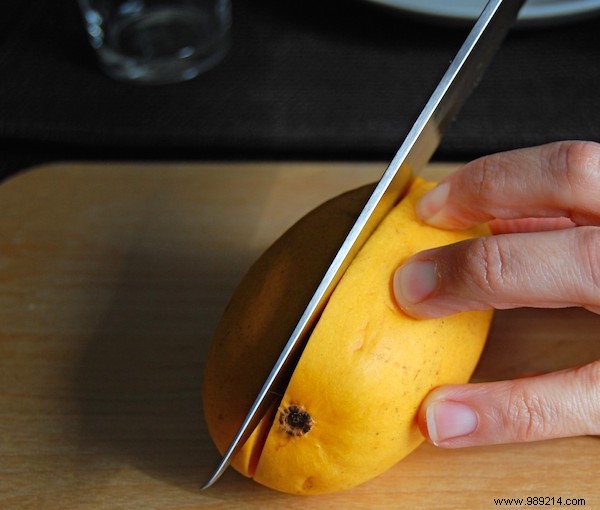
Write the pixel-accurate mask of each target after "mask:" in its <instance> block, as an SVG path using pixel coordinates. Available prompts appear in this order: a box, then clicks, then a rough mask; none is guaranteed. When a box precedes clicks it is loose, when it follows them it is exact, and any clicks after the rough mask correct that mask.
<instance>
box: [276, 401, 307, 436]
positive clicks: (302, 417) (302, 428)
mask: <svg viewBox="0 0 600 510" xmlns="http://www.w3.org/2000/svg"><path fill="white" fill-rule="evenodd" d="M279 425H280V427H281V429H282V430H283V431H284V432H285V433H286V434H288V435H290V436H303V435H304V434H307V433H308V432H309V431H310V429H311V428H312V426H313V425H314V422H313V419H312V418H311V417H310V414H308V413H307V412H306V410H305V409H304V408H303V407H301V406H297V405H291V406H288V407H286V408H285V409H283V410H282V411H281V412H280V413H279Z"/></svg>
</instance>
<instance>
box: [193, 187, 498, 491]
mask: <svg viewBox="0 0 600 510" xmlns="http://www.w3.org/2000/svg"><path fill="white" fill-rule="evenodd" d="M430 186H431V185H430V184H425V183H423V182H421V181H418V182H417V183H416V184H415V185H414V186H413V188H412V189H411V191H410V193H409V195H408V196H407V197H406V198H405V199H404V200H402V202H401V203H400V204H399V205H398V206H396V208H395V209H394V210H393V211H391V212H390V213H389V214H388V215H387V216H386V218H385V219H384V221H383V222H382V223H381V225H380V226H379V227H378V229H377V230H376V232H375V233H374V234H373V235H372V236H371V237H370V238H369V240H368V241H367V243H366V244H365V246H364V247H363V249H362V250H361V251H360V253H359V254H358V255H357V257H356V258H355V260H354V261H353V262H352V264H351V266H350V268H349V269H348V270H347V272H346V274H345V275H344V277H343V278H342V280H341V282H340V283H339V284H338V287H337V288H336V290H335V291H334V293H333V295H332V297H331V299H330V301H329V303H328V304H327V306H326V308H325V311H324V312H323V315H322V317H321V319H320V320H319V322H318V324H317V326H316V328H315V330H314V332H313V334H312V336H311V338H310V340H309V342H308V345H307V347H306V349H305V351H304V352H303V354H302V357H301V359H300V362H299V364H298V366H297V367H296V370H295V371H294V373H293V376H292V379H291V381H290V383H289V385H288V387H287V389H286V391H285V395H284V396H283V399H282V401H281V405H280V408H279V409H280V411H283V410H285V409H286V408H289V406H292V405H295V406H301V407H302V408H303V409H304V410H305V411H306V412H308V413H309V414H310V416H311V418H312V420H313V422H314V423H313V425H312V428H311V429H310V431H309V432H307V433H305V434H304V435H299V436H291V435H289V434H287V433H286V432H285V431H284V430H283V429H282V427H281V425H280V423H279V419H278V418H279V412H278V413H277V414H276V415H275V416H268V417H266V418H265V420H263V422H262V423H261V425H260V427H259V429H257V430H256V431H255V433H254V434H253V436H252V437H251V438H250V439H249V440H248V441H247V443H246V445H245V446H244V448H243V449H242V451H241V453H240V454H239V455H238V456H237V457H236V459H234V462H233V466H234V467H235V469H237V470H238V471H240V472H241V473H243V474H244V475H246V476H253V477H254V479H255V480H256V481H258V482H260V483H262V484H264V485H266V486H268V487H271V488H273V489H276V490H280V491H283V492H289V493H294V494H318V493H325V492H333V491H338V490H342V489H346V488H350V487H352V486H355V485H357V484H360V483H362V482H364V481H366V480H368V479H370V478H373V477H375V476H377V475H378V474H380V473H382V472H383V471H385V470H387V469H388V468H389V467H391V466H392V465H394V464H395V463H396V462H398V461H399V460H400V459H402V458H403V457H404V456H406V455H407V454H408V453H409V452H410V451H412V450H413V449H414V448H415V447H416V446H418V445H419V444H420V443H421V442H422V441H423V437H422V436H421V434H420V432H419V431H418V428H417V426H416V420H415V418H416V412H417V409H418V406H419V404H420V403H421V401H422V400H423V398H424V397H425V396H426V394H427V393H428V392H429V391H430V390H431V389H432V388H433V387H435V386H438V385H441V384H447V383H463V382H466V381H468V379H469V377H470V376H471V374H472V371H473V370H474V368H475V365H476V364H477V361H478V359H479V356H480V354H481V351H482V349H483V346H484V343H485V338H486V336H487V332H488V329H489V325H490V322H491V316H492V313H491V312H487V311H486V312H469V313H464V314H459V315H455V316H452V317H447V318H443V319H435V320H426V321H418V320H414V319H411V318H409V317H408V316H406V315H405V314H403V313H402V312H401V311H400V310H399V309H398V307H397V306H396V304H395V302H394V301H393V297H392V294H391V277H392V274H393V271H394V269H395V268H396V267H398V266H399V265H400V264H401V263H402V262H403V261H404V260H405V259H406V258H407V257H409V256H410V255H412V254H413V253H415V252H417V251H420V250H423V249H426V248H430V247H433V246H440V245H443V244H448V243H452V242H456V241H459V240H462V239H466V238H469V237H473V236H475V235H482V234H484V233H485V232H484V231H483V230H481V229H480V230H470V231H461V232H456V231H453V232H450V231H442V230H438V229H434V228H432V227H429V226H426V225H424V224H422V223H421V222H419V221H418V220H417V219H416V216H415V213H414V206H415V202H416V200H417V199H418V198H419V197H420V196H421V195H422V194H423V193H424V192H425V191H426V190H427V189H429V187H430ZM369 192H370V190H369V189H366V188H361V189H360V190H356V191H355V192H351V193H348V194H345V195H342V196H341V197H338V198H336V199H334V200H332V201H330V202H328V203H326V204H324V205H323V206H321V207H320V208H318V209H316V210H315V211H313V212H312V213H310V214H309V215H308V216H306V217H305V218H303V219H302V220H300V221H299V222H298V223H297V224H296V225H295V226H294V227H292V228H291V229H290V230H289V231H288V232H286V234H284V236H283V237H282V238H280V239H279V240H278V241H277V242H276V243H274V245H273V246H272V247H271V248H269V250H267V252H265V254H264V255H263V256H262V257H261V258H260V259H259V260H258V261H257V262H256V263H255V264H254V266H253V267H252V268H251V269H250V271H249V273H248V274H247V275H246V277H245V278H244V279H243V280H242V282H241V284H240V286H239V287H238V289H237V290H236V292H235V293H234V295H233V297H232V300H231V302H230V304H229V306H228V308H227V310H226V311H225V313H224V316H223V318H222V320H221V322H220V324H219V327H218V328H217V332H216V333H215V337H214V338H213V342H212V343H211V347H210V350H209V354H208V358H207V363H206V366H205V378H204V386H203V400H204V412H205V418H206V421H207V423H208V427H209V433H210V435H211V437H212V438H213V440H214V441H215V444H216V445H217V447H218V449H219V450H220V451H221V453H222V452H223V451H224V449H225V448H226V447H227V446H228V444H229V442H230V441H231V438H232V437H233V434H234V433H235V431H236V430H237V427H238V426H239V423H240V422H241V420H242V418H243V417H244V416H245V414H246V412H247V410H248V408H249V406H250V404H251V403H252V401H253V399H254V397H255V396H256V394H257V392H258V389H259V388H260V386H261V385H262V382H264V379H265V378H266V375H267V373H268V370H269V369H270V367H271V366H272V364H273V362H274V360H275V358H276V356H277V354H278V353H279V352H280V351H281V348H282V347H283V345H284V344H285V342H286V341H287V339H288V337H289V333H291V330H292V329H293V327H294V326H295V321H296V320H297V319H298V317H299V316H300V313H301V311H302V310H303V307H304V306H305V305H306V303H307V302H308V299H309V298H310V295H311V294H312V291H313V290H314V287H315V286H316V284H317V283H318V281H319V279H320V278H321V276H322V274H323V273H324V270H325V269H326V265H327V263H328V262H329V260H330V256H332V255H333V254H334V253H335V249H336V248H337V247H338V246H339V245H340V244H341V240H342V239H343V236H344V235H345V233H346V231H347V228H349V226H350V225H351V224H352V223H353V221H354V218H355V217H356V215H357V214H358V212H359V211H360V209H361V207H362V204H363V203H364V201H365V200H366V197H367V196H368V193H369ZM340 225H342V228H340ZM269 429H270V430H269Z"/></svg>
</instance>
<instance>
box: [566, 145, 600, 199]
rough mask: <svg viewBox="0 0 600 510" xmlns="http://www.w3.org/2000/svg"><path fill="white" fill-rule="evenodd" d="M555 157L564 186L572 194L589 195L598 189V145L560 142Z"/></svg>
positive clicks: (599, 162) (599, 163)
mask: <svg viewBox="0 0 600 510" xmlns="http://www.w3.org/2000/svg"><path fill="white" fill-rule="evenodd" d="M557 155H558V158H559V164H558V165H557V166H556V168H562V169H563V171H564V174H563V175H564V178H565V180H566V185H567V187H568V189H569V191H570V192H571V193H572V194H575V195H580V194H581V193H582V192H583V193H586V194H587V193H589V192H590V190H596V191H597V190H598V189H599V188H600V172H599V171H598V169H599V168H600V144H599V143H596V142H587V141H569V142H561V143H560V144H559V146H558V151H557Z"/></svg>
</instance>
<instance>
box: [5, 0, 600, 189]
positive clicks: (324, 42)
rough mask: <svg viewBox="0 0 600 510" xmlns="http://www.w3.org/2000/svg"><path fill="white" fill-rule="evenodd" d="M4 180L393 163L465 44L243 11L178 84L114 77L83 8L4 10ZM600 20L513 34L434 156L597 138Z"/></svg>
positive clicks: (391, 22) (405, 28)
mask: <svg viewBox="0 0 600 510" xmlns="http://www.w3.org/2000/svg"><path fill="white" fill-rule="evenodd" d="M2 3H3V5H2V15H1V17H0V177H2V176H6V175H8V174H10V173H13V172H16V171H18V170H20V169H22V168H25V167H27V166H30V165H32V164H36V163H42V162H47V161H56V160H64V159H102V160H114V159H120V160H123V159H135V160H145V161H147V160H157V159H169V160H173V159H175V160H208V159H210V160H214V159H221V160H235V159H238V158H246V159H263V160H264V159H281V158H289V159H305V160H306V159H340V160H346V159H389V158H390V157H391V156H393V154H394V152H395V150H396V148H397V146H398V145H399V143H400V142H401V140H402V138H403V136H404V135H405V134H406V132H407V130H408V129H409V127H410V125H411V124H412V122H413V121H414V119H415V118H416V116H417V115H418V113H419V111H420V110H421V108H422V107H423V105H424V104H425V102H426V100H427V98H428V96H429V94H430V93H431V92H432V91H433V89H434V88H435V86H436V84H437V82H438V80H439V78H440V77H441V76H442V74H443V73H444V71H445V70H446V68H447V66H448V63H449V61H450V59H451V58H452V57H453V56H454V54H455V53H456V51H457V49H458V48H459V46H460V44H461V43H462V41H463V40H464V38H465V36H466V34H467V32H468V28H467V27H451V26H444V25H443V24H442V25H438V24H430V23H427V22H424V21H423V20H416V19H412V18H409V17H406V16H403V15H401V14H400V13H398V12H397V11H394V10H391V9H386V8H382V7H378V6H376V5H375V4H372V3H369V2H362V1H359V0H355V1H351V0H349V1H346V2H341V1H339V0H303V1H302V2H280V1H276V0H233V2H232V3H233V33H232V48H231V51H230V52H229V54H228V56H227V57H226V59H225V60H224V61H223V62H221V63H220V64H219V65H218V66H217V67H215V68H214V69H212V70H210V71H208V72H207V73H205V74H202V75H201V76H199V77H198V78H196V79H194V80H192V81H189V82H185V83H179V84H174V85H163V86H140V85H133V84H129V83H121V82H117V81H114V80H111V79H110V78H108V77H106V76H104V75H103V73H102V72H101V71H100V69H99V67H98V66H97V63H96V61H95V55H94V54H93V52H92V49H91V48H90V47H89V45H88V43H87V39H86V36H85V33H84V28H83V22H82V19H81V15H80V13H79V10H78V7H77V4H76V2H75V1H74V0H68V1H66V2H50V1H42V0H3V2H2ZM599 34H600V18H598V17H594V18H589V19H587V20H585V21H582V22H579V23H575V24H568V25H562V26H553V27H546V28H541V29H532V30H517V31H513V32H512V33H511V34H510V35H509V37H508V39H507V41H506V43H505V45H504V46H503V47H502V49H501V51H500V53H499V54H498V55H497V56H496V58H495V60H494V62H493V64H492V66H491V67H490V69H489V71H488V73H487V74H486V76H485V78H484V80H483V81H482V83H481V85H480V86H479V88H478V89H477V90H476V91H475V93H474V94H473V95H472V97H471V99H470V100H469V101H468V103H467V104H466V105H465V107H464V109H463V111H462V112H461V114H460V116H459V118H458V120H457V121H456V122H455V124H453V126H452V127H451V129H450V130H449V132H448V134H447V136H446V137H445V138H444V140H443V142H442V145H441V147H440V149H439V150H438V152H437V153H436V158H437V159H450V160H458V159H470V158H472V157H476V156H478V155H481V154H485V153H490V152H495V151H498V150H504V149H509V148H514V147H520V146H525V145H532V144H539V143H544V142H547V141H552V140H558V139H594V140H600V98H599V94H600V44H599V43H600V36H599Z"/></svg>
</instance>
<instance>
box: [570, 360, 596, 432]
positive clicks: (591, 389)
mask: <svg viewBox="0 0 600 510" xmlns="http://www.w3.org/2000/svg"><path fill="white" fill-rule="evenodd" d="M573 373H574V377H575V379H576V380H577V381H578V383H579V385H580V389H579V391H578V394H580V395H584V396H585V397H584V401H583V402H582V403H581V406H582V407H583V409H581V410H580V411H579V412H580V414H581V415H582V416H586V415H589V416H588V420H586V423H588V424H589V425H590V426H591V427H592V429H591V430H588V431H587V432H588V433H590V434H598V433H599V432H600V428H599V427H600V360H596V361H593V362H591V363H588V364H586V365H583V366H581V367H579V368H577V369H575V370H574V372H573Z"/></svg>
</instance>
